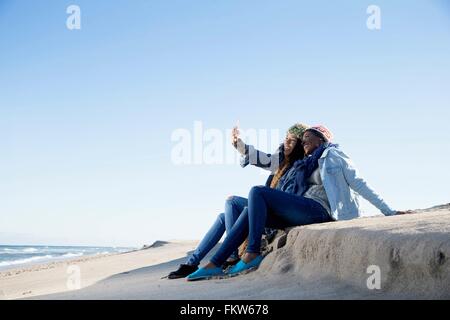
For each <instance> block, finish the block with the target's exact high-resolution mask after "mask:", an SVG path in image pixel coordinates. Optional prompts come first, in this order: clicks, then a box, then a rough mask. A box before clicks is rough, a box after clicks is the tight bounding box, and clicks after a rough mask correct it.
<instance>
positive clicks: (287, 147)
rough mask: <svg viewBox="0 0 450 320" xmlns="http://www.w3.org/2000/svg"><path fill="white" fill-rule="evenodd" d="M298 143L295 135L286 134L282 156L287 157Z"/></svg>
mask: <svg viewBox="0 0 450 320" xmlns="http://www.w3.org/2000/svg"><path fill="white" fill-rule="evenodd" d="M297 143H298V139H297V137H296V136H295V135H293V134H291V133H288V134H287V136H286V139H284V155H285V156H289V155H290V154H291V153H292V151H294V148H295V146H296V145H297Z"/></svg>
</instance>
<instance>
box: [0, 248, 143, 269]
mask: <svg viewBox="0 0 450 320" xmlns="http://www.w3.org/2000/svg"><path fill="white" fill-rule="evenodd" d="M133 250H136V248H117V247H62V246H5V245H0V271H3V270H6V269H13V268H20V267H22V266H28V265H32V264H39V263H47V262H53V261H62V260H66V259H71V258H76V257H82V256H92V255H104V254H111V253H123V252H128V251H133Z"/></svg>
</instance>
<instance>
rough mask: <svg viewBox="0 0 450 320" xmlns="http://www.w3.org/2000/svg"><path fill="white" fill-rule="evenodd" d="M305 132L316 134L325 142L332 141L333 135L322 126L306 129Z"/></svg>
mask: <svg viewBox="0 0 450 320" xmlns="http://www.w3.org/2000/svg"><path fill="white" fill-rule="evenodd" d="M307 131H314V132H315V133H318V134H319V136H320V137H321V138H323V139H324V140H325V142H331V141H332V140H333V134H332V133H331V131H330V130H328V128H327V127H325V126H323V125H318V126H314V127H311V128H309V129H307Z"/></svg>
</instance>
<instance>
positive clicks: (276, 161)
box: [240, 144, 284, 187]
mask: <svg viewBox="0 0 450 320" xmlns="http://www.w3.org/2000/svg"><path fill="white" fill-rule="evenodd" d="M283 160H284V146H283V145H280V147H279V148H278V149H277V150H276V151H275V153H273V154H267V153H264V152H262V151H259V150H257V149H255V147H254V146H252V145H247V144H246V145H245V155H243V156H242V157H241V160H240V163H241V167H242V168H245V167H246V166H248V165H249V164H251V165H254V166H256V167H258V168H261V169H264V170H268V171H270V173H271V174H270V176H269V178H268V179H267V181H266V187H269V186H270V184H271V182H272V179H273V176H274V174H275V172H276V171H277V169H278V167H279V166H280V164H281V162H283Z"/></svg>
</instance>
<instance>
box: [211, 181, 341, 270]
mask: <svg viewBox="0 0 450 320" xmlns="http://www.w3.org/2000/svg"><path fill="white" fill-rule="evenodd" d="M329 221H332V219H331V217H330V215H329V214H328V212H327V211H326V210H325V208H324V207H323V206H322V205H320V204H319V203H318V202H316V201H314V200H312V199H308V198H305V197H300V196H296V195H293V194H289V193H286V192H283V191H279V190H274V189H270V188H268V187H262V186H259V187H253V188H252V189H251V190H250V193H249V196H248V207H247V208H245V209H244V211H243V212H242V213H241V215H240V216H239V218H238V220H237V222H236V223H235V225H234V226H233V228H232V229H231V231H230V232H228V233H227V237H226V238H225V240H224V242H223V244H222V245H221V246H220V249H219V250H218V251H217V252H216V254H215V255H214V256H213V257H212V259H211V262H212V263H214V264H215V265H216V266H220V265H222V264H223V263H224V262H225V260H226V259H227V258H228V256H229V255H230V254H231V253H232V252H233V251H234V250H236V249H237V248H238V247H239V246H240V245H241V243H242V242H243V241H244V240H245V238H246V237H247V236H248V238H249V242H248V246H247V252H248V253H260V250H261V237H262V234H263V231H264V227H269V228H275V229H284V228H287V227H293V226H301V225H308V224H314V223H323V222H329Z"/></svg>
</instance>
